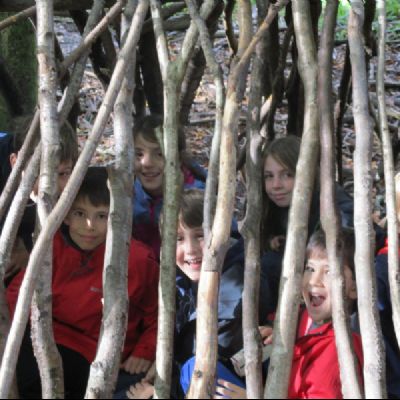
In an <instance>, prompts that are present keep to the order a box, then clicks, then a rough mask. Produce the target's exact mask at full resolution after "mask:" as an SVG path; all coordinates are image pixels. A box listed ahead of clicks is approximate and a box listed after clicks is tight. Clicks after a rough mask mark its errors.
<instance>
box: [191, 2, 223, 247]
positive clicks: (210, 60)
mask: <svg viewBox="0 0 400 400" xmlns="http://www.w3.org/2000/svg"><path fill="white" fill-rule="evenodd" d="M186 4H187V6H188V9H189V13H190V16H191V18H192V20H193V21H194V22H195V23H196V25H197V28H198V30H199V32H200V43H201V47H202V48H203V52H204V55H205V58H206V61H207V64H208V67H209V68H210V69H211V71H212V73H213V75H214V83H215V87H216V118H215V128H214V136H213V140H212V145H211V152H210V163H209V167H208V177H207V183H206V194H205V202H204V231H205V238H206V241H207V238H208V237H209V235H210V233H211V228H212V223H213V220H214V215H215V207H216V198H217V190H218V171H219V152H220V147H221V134H222V121H223V117H224V104H225V85H224V77H223V72H222V68H221V66H220V65H219V64H218V62H217V61H216V59H215V56H214V52H213V45H212V41H211V37H210V33H209V31H208V29H207V26H206V23H205V21H204V20H203V19H202V18H201V16H200V14H199V11H198V9H197V6H196V3H195V2H194V1H193V0H186Z"/></svg>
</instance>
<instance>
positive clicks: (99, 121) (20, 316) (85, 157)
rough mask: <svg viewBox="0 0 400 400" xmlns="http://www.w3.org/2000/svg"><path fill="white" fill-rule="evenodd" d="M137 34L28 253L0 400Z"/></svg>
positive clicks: (125, 50) (123, 53)
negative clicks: (43, 270) (42, 273)
mask: <svg viewBox="0 0 400 400" xmlns="http://www.w3.org/2000/svg"><path fill="white" fill-rule="evenodd" d="M136 36H137V32H136V30H135V26H134V25H132V26H131V28H130V30H129V34H128V38H127V40H126V44H125V46H124V47H123V48H122V50H121V52H120V53H119V57H118V62H117V65H116V66H115V70H114V73H113V76H112V78H111V82H110V85H109V87H108V90H107V92H106V95H105V97H104V101H103V104H102V106H101V108H100V110H99V113H98V115H97V118H96V121H95V124H94V126H93V129H92V132H91V133H90V135H89V137H88V140H87V142H86V145H85V147H84V149H83V150H82V152H81V155H80V157H79V160H78V162H77V164H76V166H75V168H74V171H73V173H72V175H71V178H70V179H69V181H68V184H67V186H66V188H65V189H64V192H63V193H62V195H61V197H60V200H59V201H58V203H57V204H56V206H55V208H54V210H53V211H52V212H51V214H50V215H49V218H48V219H47V220H46V222H45V224H44V226H43V227H42V231H41V233H40V235H39V237H38V239H37V241H36V244H35V247H34V249H33V251H32V253H31V257H30V259H29V263H28V267H27V270H26V274H25V278H24V281H23V283H22V286H21V289H20V295H19V298H18V302H17V306H16V310H15V314H14V320H13V323H12V326H11V330H10V334H9V337H8V340H7V345H6V349H5V352H4V357H3V362H2V364H1V368H0V397H6V396H7V395H8V393H9V390H10V381H11V379H12V378H10V376H11V377H12V376H13V374H14V371H15V367H16V364H17V359H18V354H19V349H20V347H21V343H22V338H23V335H24V327H25V326H26V323H27V321H28V318H29V305H30V303H31V300H32V295H33V289H34V287H35V284H36V279H37V276H38V273H39V269H40V265H41V263H42V262H43V260H44V258H45V255H46V252H47V249H48V244H49V243H51V242H52V240H53V237H54V235H55V233H56V231H57V229H58V228H59V227H60V225H61V223H62V221H63V220H64V219H65V216H66V215H67V213H68V211H69V209H70V208H71V206H72V203H73V200H74V198H75V197H76V194H77V192H78V190H79V187H80V186H81V184H82V181H83V178H84V176H85V174H86V171H87V168H88V166H89V164H90V161H91V160H92V157H93V154H94V153H95V151H96V148H97V145H98V143H99V141H100V139H101V136H102V134H103V132H104V129H105V127H106V125H107V121H108V119H109V117H110V114H111V112H112V109H113V106H114V104H115V101H116V99H117V96H118V94H119V91H120V89H121V86H122V81H123V78H124V76H125V74H126V71H127V68H128V65H127V60H128V59H129V55H130V54H131V53H132V52H133V51H134V49H135V47H136V45H137V37H136Z"/></svg>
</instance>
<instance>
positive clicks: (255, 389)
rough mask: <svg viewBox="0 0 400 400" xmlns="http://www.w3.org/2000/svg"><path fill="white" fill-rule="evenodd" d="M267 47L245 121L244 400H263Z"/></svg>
mask: <svg viewBox="0 0 400 400" xmlns="http://www.w3.org/2000/svg"><path fill="white" fill-rule="evenodd" d="M266 10H267V7H263V8H261V7H259V9H258V13H259V17H260V16H261V17H264V16H265V14H266ZM267 47H268V46H267V44H266V43H265V41H264V42H260V43H259V44H258V46H257V50H256V57H255V59H254V62H253V69H252V73H251V83H250V98H249V106H248V118H247V157H246V177H247V179H246V183H247V194H248V196H247V198H248V202H247V210H246V217H245V220H244V224H243V228H242V231H241V233H242V235H243V237H244V240H245V251H246V253H245V254H246V256H245V260H246V265H245V275H244V289H243V341H244V351H245V359H246V384H247V396H248V398H250V399H262V398H264V393H263V392H264V391H263V381H262V366H261V364H262V341H261V337H260V332H259V328H258V327H259V297H260V269H261V267H260V254H261V245H260V239H261V237H260V236H261V221H260V215H261V214H262V202H261V201H260V199H261V198H262V185H261V182H262V157H261V146H262V142H263V139H262V137H261V134H260V125H261V102H262V94H263V87H262V85H261V84H260V83H261V82H262V76H263V73H264V67H265V58H266V56H267Z"/></svg>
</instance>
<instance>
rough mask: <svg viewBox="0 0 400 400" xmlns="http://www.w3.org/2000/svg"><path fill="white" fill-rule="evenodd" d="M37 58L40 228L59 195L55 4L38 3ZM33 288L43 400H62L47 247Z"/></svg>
mask: <svg viewBox="0 0 400 400" xmlns="http://www.w3.org/2000/svg"><path fill="white" fill-rule="evenodd" d="M36 8H37V45H38V51H37V58H38V65H39V68H38V77H39V79H38V80H39V88H38V98H39V107H40V132H41V134H40V136H41V146H42V160H41V166H40V180H39V196H38V215H39V221H40V224H41V225H42V226H43V224H44V223H45V221H46V219H47V218H48V215H49V214H50V212H51V210H52V209H53V207H54V203H55V202H56V199H57V196H58V173H57V171H58V167H59V164H60V156H59V151H60V134H59V126H58V118H57V117H58V115H57V72H56V61H55V50H54V49H55V46H54V45H55V43H54V38H55V32H54V2H53V0H37V1H36ZM40 269H41V271H40V274H39V279H38V281H37V285H36V288H35V293H34V296H33V303H32V313H31V332H32V346H33V351H34V354H35V357H36V359H37V362H38V367H39V372H40V378H41V381H42V393H43V397H44V398H57V399H58V398H60V399H61V398H63V397H64V373H63V366H62V360H61V356H60V354H59V352H58V349H57V346H56V343H55V339H54V333H53V307H52V277H53V249H52V246H49V247H48V250H47V253H46V255H45V259H44V261H43V263H42V265H41V267H40Z"/></svg>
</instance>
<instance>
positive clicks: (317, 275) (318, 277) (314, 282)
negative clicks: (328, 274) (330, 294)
mask: <svg viewBox="0 0 400 400" xmlns="http://www.w3.org/2000/svg"><path fill="white" fill-rule="evenodd" d="M322 281H323V280H322V273H321V272H319V271H317V272H314V273H313V274H312V275H311V278H310V286H321V285H322Z"/></svg>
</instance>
